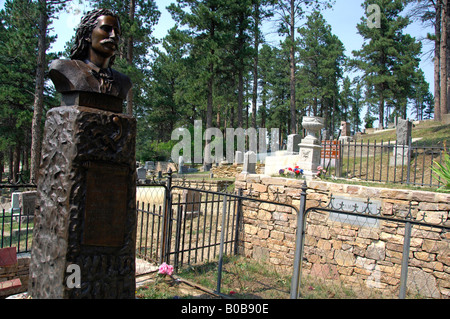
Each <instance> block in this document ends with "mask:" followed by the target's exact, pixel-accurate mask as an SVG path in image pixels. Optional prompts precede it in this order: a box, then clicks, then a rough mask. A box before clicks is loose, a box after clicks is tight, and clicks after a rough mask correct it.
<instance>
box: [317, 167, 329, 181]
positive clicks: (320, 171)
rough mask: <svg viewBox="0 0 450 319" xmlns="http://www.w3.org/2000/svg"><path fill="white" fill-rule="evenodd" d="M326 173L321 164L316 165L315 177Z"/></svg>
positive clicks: (320, 176) (323, 175)
mask: <svg viewBox="0 0 450 319" xmlns="http://www.w3.org/2000/svg"><path fill="white" fill-rule="evenodd" d="M326 173H327V170H326V169H324V168H323V167H322V166H320V165H319V166H317V177H318V178H322V177H325V174H326Z"/></svg>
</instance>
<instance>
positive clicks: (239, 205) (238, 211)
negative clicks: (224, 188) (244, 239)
mask: <svg viewBox="0 0 450 319" xmlns="http://www.w3.org/2000/svg"><path fill="white" fill-rule="evenodd" d="M238 196H239V198H238V200H237V207H236V229H235V234H234V239H235V242H234V254H235V255H237V254H238V245H239V224H240V221H241V214H242V199H241V197H242V188H239V189H238Z"/></svg>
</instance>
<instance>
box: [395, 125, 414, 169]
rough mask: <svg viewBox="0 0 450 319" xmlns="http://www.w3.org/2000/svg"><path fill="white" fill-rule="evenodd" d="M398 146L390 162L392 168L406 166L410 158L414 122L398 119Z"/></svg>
mask: <svg viewBox="0 0 450 319" xmlns="http://www.w3.org/2000/svg"><path fill="white" fill-rule="evenodd" d="M396 132H397V145H396V146H395V147H394V152H393V155H392V157H391V160H390V166H406V165H408V159H409V157H410V155H411V154H410V149H409V146H410V145H411V139H412V122H411V121H409V120H404V119H401V118H398V119H397V129H396Z"/></svg>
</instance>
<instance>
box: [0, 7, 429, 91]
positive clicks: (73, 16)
mask: <svg viewBox="0 0 450 319" xmlns="http://www.w3.org/2000/svg"><path fill="white" fill-rule="evenodd" d="M4 2H5V1H4V0H0V8H3V6H4ZM73 2H74V4H71V5H70V6H69V7H67V8H66V9H65V10H64V11H63V12H62V13H61V15H60V18H59V19H58V20H56V21H54V23H53V24H52V27H53V31H52V32H54V33H53V34H56V35H57V36H58V38H57V41H56V43H55V44H53V46H52V48H51V50H53V51H63V50H64V45H65V44H66V42H67V41H69V40H70V39H71V38H72V36H73V35H74V34H75V30H74V28H75V27H76V26H77V24H78V23H79V21H80V18H81V15H82V13H83V12H84V11H87V10H88V9H89V7H88V5H87V3H88V2H87V1H84V2H83V3H82V4H78V1H73ZM155 2H156V5H157V7H158V9H159V10H160V11H161V17H160V19H159V22H158V25H157V26H156V27H155V30H154V36H155V37H156V38H158V39H162V38H164V36H165V35H166V34H167V30H169V29H170V28H171V27H172V26H174V24H175V22H174V21H173V20H172V18H171V16H170V14H169V13H168V12H167V10H166V7H167V6H169V5H170V4H171V3H172V2H175V0H156V1H155ZM362 2H363V0H335V4H334V6H333V7H332V8H331V9H327V10H325V11H324V12H323V15H324V17H325V20H326V21H327V22H328V24H330V26H331V29H332V32H333V33H334V34H335V35H337V36H338V38H339V39H340V40H341V41H342V43H343V44H344V46H345V48H346V52H345V53H346V55H347V56H350V55H351V52H352V51H353V50H359V49H360V48H361V47H362V44H363V38H362V37H361V36H360V35H359V34H358V33H357V29H356V25H357V24H358V23H359V22H360V20H361V17H362V16H363V15H364V10H363V8H362V7H361V4H362ZM263 29H264V30H265V32H266V33H269V34H268V35H267V39H268V40H269V42H270V43H271V44H276V42H277V36H276V32H275V31H276V25H275V23H274V22H271V21H268V22H265V24H264V25H263ZM431 32H433V30H431V29H429V28H428V29H425V28H424V26H423V25H422V24H421V23H420V22H414V23H412V24H411V25H410V26H408V28H407V29H406V33H409V34H411V35H412V36H413V37H415V38H416V39H423V38H425V37H426V34H427V33H431ZM423 44H424V46H423V49H422V52H423V56H422V57H421V58H422V61H421V64H420V67H421V68H422V70H423V71H424V74H425V78H426V80H427V82H428V83H429V84H430V91H431V92H432V93H433V92H434V80H433V78H434V71H433V68H434V67H433V61H432V59H431V57H430V55H428V54H426V53H427V52H428V51H429V50H431V49H432V44H431V43H430V42H426V43H423Z"/></svg>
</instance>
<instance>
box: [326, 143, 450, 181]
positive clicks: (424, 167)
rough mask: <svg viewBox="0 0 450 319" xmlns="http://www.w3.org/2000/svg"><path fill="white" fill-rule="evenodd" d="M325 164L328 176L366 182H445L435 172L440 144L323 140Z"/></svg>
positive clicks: (444, 150) (446, 150) (439, 154)
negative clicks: (434, 167)
mask: <svg viewBox="0 0 450 319" xmlns="http://www.w3.org/2000/svg"><path fill="white" fill-rule="evenodd" d="M322 146H323V151H322V156H321V164H322V166H323V167H324V168H325V169H327V172H326V175H328V176H331V175H334V176H336V177H342V178H346V179H352V178H356V179H358V180H362V181H372V182H386V183H400V184H407V185H415V186H428V187H439V186H442V184H443V182H442V181H441V179H440V177H439V176H438V175H437V174H436V173H435V172H433V171H432V169H431V167H432V166H433V165H434V164H433V162H437V163H440V164H442V160H443V153H444V152H450V149H444V147H440V146H426V145H422V146H420V145H412V144H410V145H402V144H398V143H397V142H395V143H394V142H390V141H388V142H383V141H380V142H377V141H373V142H369V141H368V142H363V141H360V142H357V141H356V140H355V141H353V142H345V143H342V142H337V141H323V144H322Z"/></svg>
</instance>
